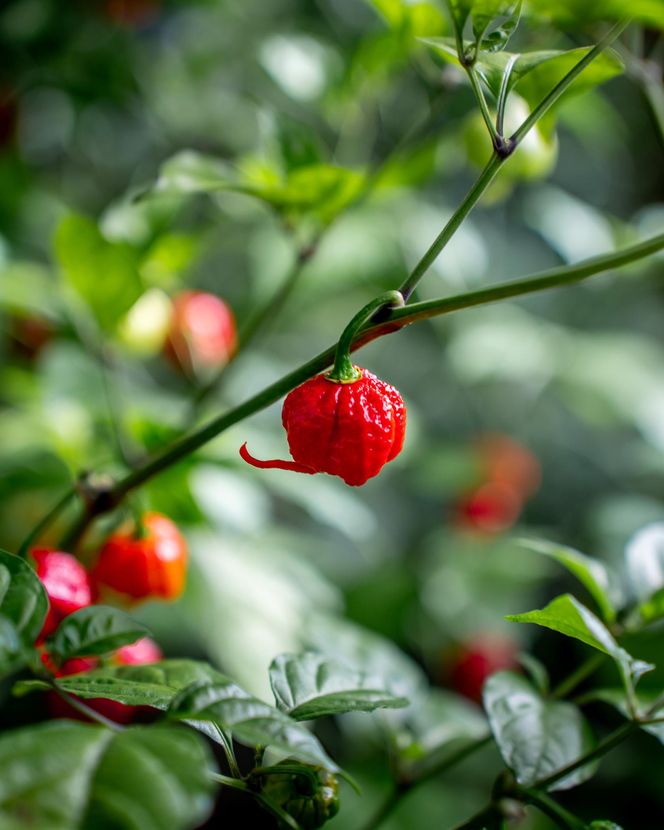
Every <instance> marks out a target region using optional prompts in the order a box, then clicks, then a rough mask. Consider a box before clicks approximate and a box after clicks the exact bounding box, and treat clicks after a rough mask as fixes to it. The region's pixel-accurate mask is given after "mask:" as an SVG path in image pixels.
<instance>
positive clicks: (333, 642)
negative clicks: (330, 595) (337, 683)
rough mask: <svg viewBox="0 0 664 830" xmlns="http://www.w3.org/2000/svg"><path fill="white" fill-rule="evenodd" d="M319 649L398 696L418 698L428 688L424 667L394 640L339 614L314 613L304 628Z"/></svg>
mask: <svg viewBox="0 0 664 830" xmlns="http://www.w3.org/2000/svg"><path fill="white" fill-rule="evenodd" d="M304 640H305V644H306V645H307V646H308V647H309V648H311V649H314V650H315V651H318V652H320V653H322V654H325V655H326V656H328V657H331V658H333V659H336V660H338V661H339V662H341V663H343V664H344V665H346V666H350V667H352V668H354V669H355V670H357V671H360V672H365V673H366V674H368V675H370V676H371V677H372V678H374V679H375V680H376V681H379V682H380V684H381V686H382V687H383V688H385V689H386V690H388V691H389V692H390V693H391V694H393V695H395V696H396V697H405V698H408V699H409V700H414V699H415V698H417V697H419V696H420V695H421V694H422V693H423V692H424V690H425V689H426V688H427V683H426V678H425V676H424V673H423V672H422V670H421V669H420V667H419V666H418V665H417V664H416V663H415V662H414V661H412V660H411V659H410V658H409V657H407V656H406V655H405V654H404V653H403V652H402V651H400V650H399V649H398V648H397V647H396V646H395V645H394V643H392V642H391V641H390V640H387V639H385V638H384V637H381V636H380V635H379V634H376V633H374V632H373V631H369V630H368V629H366V628H362V626H359V625H356V624H355V623H352V622H349V621H348V620H343V619H339V618H335V617H323V616H320V617H314V618H313V619H311V620H310V622H309V625H308V627H307V630H306V632H304Z"/></svg>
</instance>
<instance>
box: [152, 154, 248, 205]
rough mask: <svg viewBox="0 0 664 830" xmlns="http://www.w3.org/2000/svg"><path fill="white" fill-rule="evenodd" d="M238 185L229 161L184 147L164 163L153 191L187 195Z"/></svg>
mask: <svg viewBox="0 0 664 830" xmlns="http://www.w3.org/2000/svg"><path fill="white" fill-rule="evenodd" d="M237 187H238V179H237V173H236V171H235V170H234V169H233V167H231V166H230V165H229V164H227V163H226V162H224V161H222V160H221V159H217V158H214V157H213V156H207V155H204V154H203V153H197V152H195V151H194V150H183V151H182V152H180V153H177V154H176V155H175V156H173V157H172V158H170V159H168V160H167V161H165V162H164V163H163V164H162V166H161V168H160V170H159V177H158V179H157V182H156V184H155V186H154V188H153V192H156V193H173V194H182V195H184V194H194V193H213V192H215V191H218V190H233V189H236V188H237Z"/></svg>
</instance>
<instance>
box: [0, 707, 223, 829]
mask: <svg viewBox="0 0 664 830" xmlns="http://www.w3.org/2000/svg"><path fill="white" fill-rule="evenodd" d="M211 764H212V759H211V758H210V756H209V753H208V751H207V748H206V746H205V744H204V742H203V741H202V739H200V738H199V737H198V736H197V735H196V734H195V733H193V732H188V731H184V730H179V729H174V728H172V727H169V728H167V727H163V726H156V727H149V728H140V727H137V728H131V729H127V730H125V731H123V732H121V733H113V732H109V731H108V730H106V729H103V728H101V727H98V726H90V725H85V724H80V723H75V722H73V721H67V720H62V721H50V722H48V723H44V724H39V725H37V726H31V727H26V728H24V729H20V730H16V731H12V732H7V733H5V734H4V735H3V736H2V737H0V768H1V769H2V776H0V826H2V827H3V828H5V827H14V826H17V827H26V828H27V827H34V828H48V830H102V828H108V829H109V830H110V828H113V830H186V828H193V827H197V826H199V824H200V823H201V822H202V821H203V820H204V819H205V818H206V816H207V815H208V813H209V812H210V809H211V806H212V798H211V795H212V784H211V782H210V780H209V777H208V774H207V770H208V768H209V767H210V766H211Z"/></svg>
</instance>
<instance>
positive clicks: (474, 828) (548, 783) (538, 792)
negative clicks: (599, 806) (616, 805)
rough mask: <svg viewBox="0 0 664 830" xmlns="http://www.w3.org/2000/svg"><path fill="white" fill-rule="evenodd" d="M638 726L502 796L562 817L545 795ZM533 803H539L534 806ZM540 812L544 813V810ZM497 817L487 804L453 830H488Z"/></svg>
mask: <svg viewBox="0 0 664 830" xmlns="http://www.w3.org/2000/svg"><path fill="white" fill-rule="evenodd" d="M639 726H640V724H639V723H637V722H634V721H629V722H628V723H624V724H622V726H619V727H618V728H617V729H616V730H614V731H613V732H611V734H610V735H607V737H606V738H604V740H603V741H600V742H599V743H598V744H597V746H596V747H595V748H594V749H591V750H589V751H588V752H586V753H584V754H583V755H581V756H580V757H579V758H577V759H576V760H575V761H572V763H570V764H567V766H564V767H562V769H559V770H557V771H556V772H554V773H552V774H551V775H548V776H546V777H545V778H542V779H540V780H539V781H537V782H536V783H535V784H533V785H532V786H530V787H528V788H526V789H524V788H522V787H520V786H518V785H517V786H516V787H514V788H513V789H512V790H509V791H507V792H503V793H502V795H504V796H506V797H510V798H516V799H518V800H520V801H523V802H529V803H531V804H534V805H535V806H537V807H538V808H539V809H542V808H543V807H544V806H545V805H546V806H548V807H549V808H550V809H552V807H553V806H554V805H555V808H556V810H557V812H558V816H559V817H560V816H562V814H563V813H566V811H563V810H562V808H561V807H559V806H558V805H557V804H555V802H552V801H551V799H549V798H548V797H547V796H546V791H547V790H548V789H550V788H551V787H552V786H553V785H554V784H556V783H558V781H561V780H562V779H563V778H567V776H568V775H571V774H572V773H573V772H576V770H578V769H580V768H581V767H585V766H586V765H587V764H589V763H591V762H592V761H595V760H597V759H599V758H602V757H603V756H604V755H606V754H607V753H608V752H610V751H611V750H612V749H614V748H615V747H617V746H619V745H620V744H621V743H623V742H624V741H625V740H626V739H627V738H628V737H629V736H630V735H631V734H632V733H633V732H634V731H635V730H636V729H638V728H639ZM536 800H537V801H538V802H539V803H536ZM543 811H544V812H546V810H543ZM497 816H499V809H498V805H497V804H496V803H495V802H494V801H493V800H492V802H491V804H489V805H488V806H487V807H486V808H485V809H484V810H482V811H481V812H479V813H477V815H475V816H473V817H472V818H471V819H469V820H468V821H467V822H465V823H464V824H461V825H459V826H458V827H456V828H455V830H484V828H486V827H487V826H488V825H487V824H486V822H487V821H490V820H492V819H494V820H495V819H496V817H497ZM552 817H553V816H552ZM574 818H575V817H574ZM575 820H576V819H575ZM561 826H563V827H565V826H567V827H570V828H571V830H577V828H578V830H581V828H582V827H583V825H578V824H571V825H564V824H563V825H561Z"/></svg>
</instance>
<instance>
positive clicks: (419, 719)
mask: <svg viewBox="0 0 664 830" xmlns="http://www.w3.org/2000/svg"><path fill="white" fill-rule="evenodd" d="M487 735H489V725H488V723H487V720H486V718H485V717H484V714H483V713H482V710H481V709H480V708H479V707H478V706H476V705H475V704H474V703H471V702H470V701H468V700H466V699H465V698H462V697H460V696H458V695H455V694H453V693H452V692H448V691H443V690H441V689H432V690H431V691H430V693H429V694H428V695H427V696H426V697H424V698H423V699H422V700H419V701H418V702H417V705H416V706H413V707H412V709H411V710H409V712H408V713H407V720H406V723H405V725H404V726H403V728H401V729H399V730H398V732H397V734H396V736H395V737H396V739H397V745H398V746H399V767H400V769H401V770H402V771H403V773H404V774H405V775H406V776H407V777H408V779H410V780H417V779H418V778H420V777H422V776H425V775H426V774H427V773H428V772H429V771H430V770H432V769H435V768H437V767H439V766H440V765H441V764H444V763H445V761H446V759H448V758H451V757H453V756H454V755H455V754H456V753H458V752H460V751H462V750H463V749H464V748H465V747H470V746H471V745H473V744H475V743H477V742H478V741H481V740H483V739H484V738H486V737H487Z"/></svg>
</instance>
